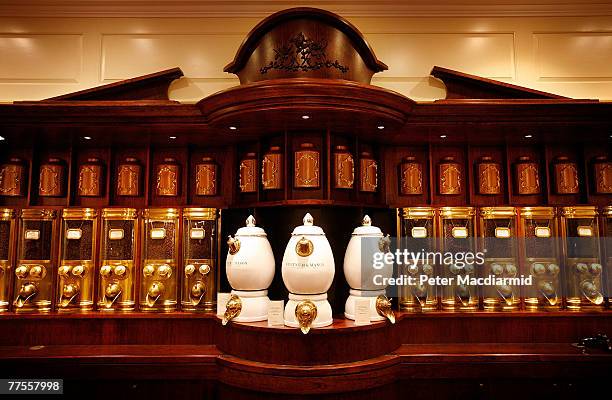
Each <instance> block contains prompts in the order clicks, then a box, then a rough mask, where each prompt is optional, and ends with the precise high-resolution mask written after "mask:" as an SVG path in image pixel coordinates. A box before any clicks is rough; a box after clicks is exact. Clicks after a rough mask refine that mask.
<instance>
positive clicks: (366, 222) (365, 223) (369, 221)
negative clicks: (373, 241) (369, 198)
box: [361, 215, 372, 226]
mask: <svg viewBox="0 0 612 400" xmlns="http://www.w3.org/2000/svg"><path fill="white" fill-rule="evenodd" d="M361 225H362V226H371V225H372V219H370V216H369V215H366V216H365V217H363V221H361Z"/></svg>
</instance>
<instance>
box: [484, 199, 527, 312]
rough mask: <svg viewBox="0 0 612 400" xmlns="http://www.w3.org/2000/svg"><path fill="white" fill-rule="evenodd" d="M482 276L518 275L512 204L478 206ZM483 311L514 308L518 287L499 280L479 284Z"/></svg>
mask: <svg viewBox="0 0 612 400" xmlns="http://www.w3.org/2000/svg"><path fill="white" fill-rule="evenodd" d="M478 221H479V227H480V236H481V237H482V246H483V248H482V251H483V254H485V259H484V265H482V267H481V268H483V276H484V277H487V276H494V277H495V278H496V279H499V278H501V279H504V278H506V279H508V280H510V279H516V278H519V277H520V275H521V274H520V265H519V263H518V243H517V240H518V235H517V226H516V209H515V208H514V207H482V208H480V214H479V219H478ZM482 291H483V296H482V297H483V306H484V309H485V311H516V310H518V309H519V307H520V305H521V287H520V286H519V285H513V284H511V283H501V284H495V285H487V286H483V287H482Z"/></svg>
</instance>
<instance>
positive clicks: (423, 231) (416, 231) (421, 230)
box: [410, 226, 427, 239]
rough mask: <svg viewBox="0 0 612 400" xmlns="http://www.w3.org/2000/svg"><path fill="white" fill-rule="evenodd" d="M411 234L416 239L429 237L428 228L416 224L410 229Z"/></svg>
mask: <svg viewBox="0 0 612 400" xmlns="http://www.w3.org/2000/svg"><path fill="white" fill-rule="evenodd" d="M410 235H411V236H412V237H413V238H416V239H422V238H425V237H427V228H425V227H424V226H415V227H414V228H412V230H411V231H410Z"/></svg>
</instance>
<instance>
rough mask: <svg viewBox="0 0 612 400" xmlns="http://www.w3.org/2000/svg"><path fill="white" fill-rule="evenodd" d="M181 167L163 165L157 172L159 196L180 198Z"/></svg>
mask: <svg viewBox="0 0 612 400" xmlns="http://www.w3.org/2000/svg"><path fill="white" fill-rule="evenodd" d="M178 179H179V166H178V165H175V164H162V165H160V166H159V167H158V170H157V195H158V196H178V193H179V191H178V188H179V186H178Z"/></svg>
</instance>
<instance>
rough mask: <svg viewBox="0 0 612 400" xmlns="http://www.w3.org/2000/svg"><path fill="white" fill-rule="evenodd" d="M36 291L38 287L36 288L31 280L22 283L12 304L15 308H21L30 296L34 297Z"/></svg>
mask: <svg viewBox="0 0 612 400" xmlns="http://www.w3.org/2000/svg"><path fill="white" fill-rule="evenodd" d="M37 292H38V289H37V288H36V285H34V284H33V283H31V282H28V283H24V284H23V285H21V288H20V289H19V293H18V294H17V298H16V299H15V301H14V302H13V305H14V306H15V307H17V308H23V306H24V305H25V303H27V301H28V300H30V298H32V297H34V296H35V295H36V293H37Z"/></svg>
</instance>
